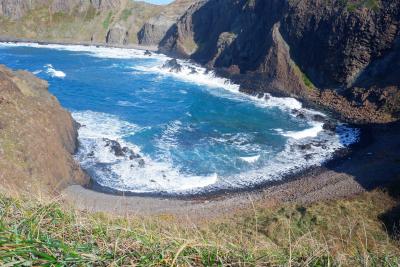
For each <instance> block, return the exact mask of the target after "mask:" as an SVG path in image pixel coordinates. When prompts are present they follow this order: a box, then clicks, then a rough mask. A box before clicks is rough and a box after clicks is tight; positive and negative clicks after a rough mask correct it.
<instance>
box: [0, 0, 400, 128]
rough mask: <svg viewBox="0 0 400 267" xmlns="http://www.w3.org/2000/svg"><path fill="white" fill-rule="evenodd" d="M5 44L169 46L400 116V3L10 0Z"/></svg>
mask: <svg viewBox="0 0 400 267" xmlns="http://www.w3.org/2000/svg"><path fill="white" fill-rule="evenodd" d="M0 7H1V8H0V23H1V26H2V27H0V37H3V38H7V37H8V38H11V39H17V38H29V39H33V40H42V41H61V42H71V43H77V42H86V43H95V44H103V43H108V44H112V45H130V44H140V45H146V46H155V47H157V46H158V47H159V50H160V51H162V52H165V53H168V54H170V55H173V56H179V57H186V58H191V59H193V60H194V61H196V62H198V63H201V64H204V65H207V66H208V67H210V68H214V69H216V70H217V71H218V72H219V73H220V74H222V75H226V76H228V77H229V78H231V79H233V80H235V81H237V82H239V83H240V84H241V90H242V91H244V92H247V93H251V94H261V93H265V92H272V93H275V94H278V95H285V96H294V97H297V98H300V99H302V100H304V101H305V102H308V103H309V104H311V105H314V104H317V105H319V106H323V107H326V108H327V109H328V110H331V111H333V112H335V113H337V114H340V115H341V116H342V118H343V119H344V120H348V121H352V122H359V123H369V122H388V121H393V120H397V119H398V118H399V116H400V90H399V88H400V78H399V77H400V34H399V27H400V1H397V0H177V1H175V2H173V3H172V4H170V5H166V6H157V5H150V4H146V3H144V2H136V1H130V0H104V1H98V0H66V1H60V0H54V1H50V0H31V1H11V0H0Z"/></svg>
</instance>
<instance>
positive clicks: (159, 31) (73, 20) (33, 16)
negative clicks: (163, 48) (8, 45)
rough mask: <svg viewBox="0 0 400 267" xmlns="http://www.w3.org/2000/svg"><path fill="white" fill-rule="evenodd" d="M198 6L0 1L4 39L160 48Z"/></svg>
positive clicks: (186, 1)
mask: <svg viewBox="0 0 400 267" xmlns="http://www.w3.org/2000/svg"><path fill="white" fill-rule="evenodd" d="M195 1H197V0H178V1H175V2H174V3H172V4H169V5H166V6H158V5H152V4H148V3H145V2H140V1H131V0H30V1H25V0H22V1H20V0H17V1H15V0H0V24H1V25H2V27H1V28H0V37H6V38H7V39H18V38H28V39H34V40H40V41H56V42H93V43H96V44H102V43H104V44H112V45H129V44H141V45H147V46H157V45H158V43H159V42H160V41H161V39H162V38H163V37H164V36H165V34H166V32H167V31H168V30H169V29H170V27H171V26H172V25H173V24H174V23H175V22H176V21H177V20H178V18H179V17H180V16H181V15H182V14H183V13H184V12H185V11H186V9H187V8H188V7H189V6H190V5H191V4H192V3H193V2H195Z"/></svg>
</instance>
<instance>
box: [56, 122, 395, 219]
mask: <svg viewBox="0 0 400 267" xmlns="http://www.w3.org/2000/svg"><path fill="white" fill-rule="evenodd" d="M362 133H363V137H362V140H361V141H360V142H359V143H358V144H356V145H354V147H353V148H352V150H351V151H350V152H349V153H346V154H344V155H341V156H338V157H337V158H336V159H334V160H332V161H329V162H328V163H327V164H325V166H322V167H318V168H313V169H310V170H308V171H306V172H303V173H302V174H299V175H297V176H292V177H288V178H287V179H286V180H283V181H281V182H279V183H276V184H271V185H269V186H266V187H264V188H263V189H261V188H259V189H256V190H253V191H249V192H236V193H226V194H222V195H219V196H212V197H211V196H210V197H198V198H192V199H187V200H182V199H164V198H154V197H139V196H117V195H110V194H104V193H100V192H96V191H92V190H89V189H86V188H84V187H82V186H77V185H74V186H70V187H68V188H67V189H65V190H64V191H63V196H64V199H65V200H66V201H68V202H70V203H72V204H74V205H75V206H77V207H78V208H79V209H82V210H87V211H95V212H98V211H103V212H112V213H116V214H121V215H125V214H134V215H160V214H168V215H174V216H176V217H179V218H184V219H189V220H190V221H192V220H193V221H197V220H201V219H209V218H215V217H219V216H224V215H227V214H231V213H232V212H236V211H238V210H243V209H248V208H251V207H252V206H253V205H262V206H269V205H276V204H278V203H284V202H296V203H303V204H304V203H312V202H315V201H323V200H328V199H337V198H343V197H350V196H353V195H356V194H359V193H361V192H365V191H368V190H372V189H374V188H376V187H379V186H381V185H385V184H387V183H389V182H391V181H393V180H394V179H400V177H399V175H400V136H399V133H400V123H392V124H386V125H368V126H363V127H362Z"/></svg>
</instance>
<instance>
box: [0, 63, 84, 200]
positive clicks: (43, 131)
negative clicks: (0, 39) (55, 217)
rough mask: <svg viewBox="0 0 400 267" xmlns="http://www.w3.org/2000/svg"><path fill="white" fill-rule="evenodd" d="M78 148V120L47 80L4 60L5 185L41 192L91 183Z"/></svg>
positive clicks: (1, 159)
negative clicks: (78, 159)
mask: <svg viewBox="0 0 400 267" xmlns="http://www.w3.org/2000/svg"><path fill="white" fill-rule="evenodd" d="M76 148H77V124H76V122H75V121H74V120H73V119H72V117H71V115H70V114H69V113H68V112H67V111H65V110H64V109H63V108H62V107H61V106H60V104H59V102H58V101H57V99H56V98H55V97H54V96H53V95H51V94H50V93H49V92H48V90H47V82H46V81H43V80H41V79H38V78H37V77H35V76H34V75H33V74H31V73H29V72H26V71H11V70H10V69H7V68H6V67H4V66H2V65H0V183H1V185H2V186H1V189H2V190H4V191H5V192H8V193H11V194H13V193H16V192H18V193H21V194H25V193H29V194H30V195H36V194H39V193H46V194H47V193H56V192H58V191H59V190H61V189H63V188H64V187H66V186H68V185H71V184H85V183H87V182H88V178H87V177H86V175H85V173H84V172H83V171H82V170H81V168H80V167H79V165H78V164H77V163H76V162H75V161H74V159H73V156H72V153H74V151H75V149H76Z"/></svg>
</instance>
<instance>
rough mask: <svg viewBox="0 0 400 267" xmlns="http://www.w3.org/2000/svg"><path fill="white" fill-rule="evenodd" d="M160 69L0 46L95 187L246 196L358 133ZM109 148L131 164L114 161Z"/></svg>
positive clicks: (194, 75)
mask: <svg viewBox="0 0 400 267" xmlns="http://www.w3.org/2000/svg"><path fill="white" fill-rule="evenodd" d="M166 60H168V58H167V57H166V56H164V55H159V54H153V55H152V56H147V55H145V54H144V52H143V51H139V50H132V49H117V48H96V47H85V46H61V45H37V44H22V43H20V44H10V43H3V44H0V63H1V64H6V65H7V66H9V67H11V68H13V69H24V70H28V71H31V72H33V73H35V74H36V75H37V76H38V77H40V78H43V79H45V80H47V81H48V82H49V90H50V91H51V92H52V93H53V94H54V95H55V96H57V98H58V99H59V101H60V103H61V104H62V106H64V107H65V108H67V109H68V110H70V111H71V112H72V114H73V117H74V118H75V120H77V121H78V122H79V123H80V124H81V125H82V127H81V128H80V130H79V141H80V148H79V151H78V153H77V155H76V160H77V161H79V162H80V163H81V165H82V166H83V168H85V169H86V170H87V171H88V173H89V174H90V175H91V176H92V178H93V180H94V181H96V183H97V184H98V185H100V186H102V187H104V188H110V189H116V190H120V191H129V192H134V193H163V194H196V193H202V192H211V191H215V190H220V189H238V188H245V187H249V186H255V185H258V184H262V183H264V182H267V181H271V180H276V179H281V178H282V177H283V176H284V175H285V174H287V173H290V172H295V171H300V170H302V169H304V168H307V167H309V166H312V165H319V164H322V163H323V162H324V161H325V160H327V159H329V158H330V157H331V156H332V154H333V152H334V151H336V150H337V149H340V148H343V147H345V146H347V145H349V144H351V143H353V142H355V141H356V140H357V135H358V134H357V130H355V129H351V128H348V127H346V126H344V125H341V126H339V127H338V129H337V131H336V132H329V131H325V130H323V129H322V123H321V122H318V121H315V120H313V117H315V115H316V114H318V115H320V116H319V117H321V116H325V115H323V114H319V113H318V112H316V111H312V110H306V109H303V108H302V106H301V104H300V103H299V102H298V101H296V100H294V99H290V98H274V97H271V96H269V95H266V96H265V97H264V98H254V97H250V96H247V95H244V94H241V93H239V92H238V86H237V85H234V84H232V83H230V82H229V81H227V80H225V79H222V78H218V77H215V75H214V74H213V73H209V72H207V71H206V70H205V69H203V68H201V67H199V66H195V65H192V64H190V63H189V62H185V61H181V62H180V63H181V64H182V65H183V66H184V68H183V70H182V71H181V72H178V73H176V72H174V71H171V70H169V69H166V68H163V67H162V66H163V64H164V63H165V61H166ZM193 69H194V70H195V71H193ZM299 114H302V115H301V116H299ZM109 140H114V141H117V142H119V144H121V147H127V149H126V150H125V151H128V150H129V151H133V152H134V153H135V155H136V156H135V158H132V157H131V158H129V156H128V154H126V155H115V153H114V152H115V151H114V152H113V151H112V150H111V149H110V145H109V143H107V142H109ZM304 144H311V147H310V146H309V147H308V148H307V149H304V146H303V149H302V148H301V147H302V145H304Z"/></svg>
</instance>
